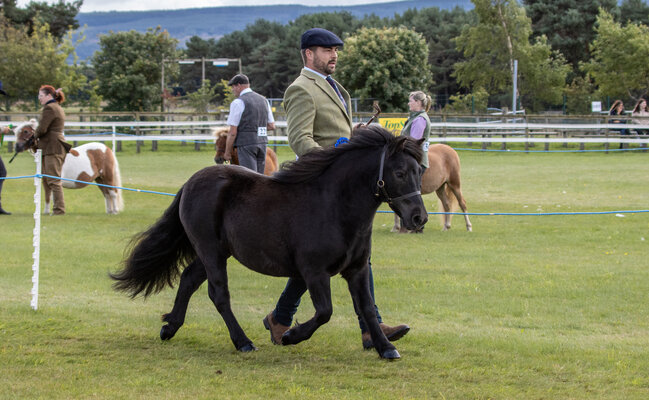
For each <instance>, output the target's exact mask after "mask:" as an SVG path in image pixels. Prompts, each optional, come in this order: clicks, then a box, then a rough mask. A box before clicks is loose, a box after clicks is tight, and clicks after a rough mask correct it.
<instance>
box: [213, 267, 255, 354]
mask: <svg viewBox="0 0 649 400" xmlns="http://www.w3.org/2000/svg"><path fill="white" fill-rule="evenodd" d="M227 259H228V257H227V256H226V257H222V256H218V257H216V259H215V261H214V262H211V263H210V262H207V261H208V259H206V258H202V260H203V261H204V264H205V265H206V266H207V267H206V268H205V271H206V273H207V280H208V293H209V296H210V299H211V300H212V302H213V303H214V305H215V306H216V309H217V311H218V312H219V314H221V317H222V318H223V321H224V322H225V325H226V326H227V327H228V331H229V332H230V339H231V340H232V343H233V344H234V347H235V348H236V349H237V350H239V351H241V352H249V351H255V350H257V348H256V347H255V345H254V344H253V343H252V340H250V339H249V338H248V337H247V336H246V334H245V332H244V331H243V329H242V328H241V325H239V322H238V321H237V318H236V317H235V316H234V313H233V312H232V307H231V305H230V291H229V289H228V274H227V270H226V265H227Z"/></svg>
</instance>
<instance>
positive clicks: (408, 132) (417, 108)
mask: <svg viewBox="0 0 649 400" xmlns="http://www.w3.org/2000/svg"><path fill="white" fill-rule="evenodd" d="M408 99H409V100H408V108H409V109H410V116H409V117H408V120H407V121H406V123H405V125H404V126H403V129H402V130H401V135H402V136H410V137H412V138H413V139H417V140H419V139H421V138H424V143H423V145H422V149H423V150H424V157H423V158H422V160H421V166H422V167H424V168H428V138H429V137H430V119H429V118H428V110H430V107H431V105H432V103H433V101H432V99H431V98H430V96H429V95H427V94H426V93H424V92H422V91H416V92H412V93H410V95H408Z"/></svg>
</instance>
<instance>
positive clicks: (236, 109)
mask: <svg viewBox="0 0 649 400" xmlns="http://www.w3.org/2000/svg"><path fill="white" fill-rule="evenodd" d="M248 92H252V89H250V88H247V89H243V90H242V91H241V93H239V97H241V95H243V94H246V93H248ZM266 104H268V107H267V108H268V123H269V124H270V123H273V122H275V118H273V112H272V111H271V110H270V103H268V100H266ZM245 109H246V105H245V103H244V102H243V100H241V99H240V98H236V99H234V101H233V102H232V103H230V114H229V115H228V121H227V124H228V125H230V126H239V122H241V115H242V114H243V110H245Z"/></svg>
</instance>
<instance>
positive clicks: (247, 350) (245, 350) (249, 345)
mask: <svg viewBox="0 0 649 400" xmlns="http://www.w3.org/2000/svg"><path fill="white" fill-rule="evenodd" d="M237 350H239V351H240V352H242V353H250V352H251V351H257V348H256V347H255V345H254V344H252V343H247V344H245V345H243V346H242V347H240V348H238V349H237Z"/></svg>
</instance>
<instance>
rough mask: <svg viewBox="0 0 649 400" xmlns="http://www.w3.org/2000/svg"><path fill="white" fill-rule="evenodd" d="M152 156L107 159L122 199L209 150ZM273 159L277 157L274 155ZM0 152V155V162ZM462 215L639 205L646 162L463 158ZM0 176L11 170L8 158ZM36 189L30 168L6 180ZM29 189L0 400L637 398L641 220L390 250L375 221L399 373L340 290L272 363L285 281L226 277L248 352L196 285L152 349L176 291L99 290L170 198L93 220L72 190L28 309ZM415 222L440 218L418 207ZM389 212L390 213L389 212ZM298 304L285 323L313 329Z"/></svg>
mask: <svg viewBox="0 0 649 400" xmlns="http://www.w3.org/2000/svg"><path fill="white" fill-rule="evenodd" d="M192 149H193V146H186V147H181V146H179V145H178V144H166V143H161V144H160V148H159V151H158V152H156V153H151V152H150V151H149V150H148V148H147V149H145V150H143V152H142V153H141V154H135V153H134V151H133V148H132V147H130V146H125V151H124V152H123V153H120V154H119V161H120V165H121V169H122V176H123V184H124V186H127V187H133V188H139V189H146V190H156V191H162V192H168V193H175V192H176V190H177V189H178V188H179V187H180V185H181V184H182V183H183V182H184V181H185V180H186V179H187V178H188V177H189V176H190V175H191V174H192V173H193V172H194V171H196V170H197V169H199V168H201V167H203V166H207V165H211V164H212V157H213V153H212V152H211V151H201V152H194V151H193V150H192ZM279 151H280V158H282V159H290V158H291V157H292V155H291V154H290V152H289V151H288V150H287V149H286V148H279ZM5 155H6V154H4V153H3V156H5ZM460 156H461V158H462V166H463V174H462V177H463V187H464V193H465V196H466V198H467V202H468V206H469V211H471V212H557V211H559V212H561V211H567V212H575V211H614V210H642V209H647V208H649V206H648V204H647V198H648V197H649V196H648V194H649V185H648V184H649V178H648V176H649V175H647V173H646V165H647V154H646V153H623V154H621V153H612V154H601V153H591V154H557V153H553V154H518V153H516V154H514V153H505V154H502V153H475V152H461V153H460ZM4 158H5V160H6V159H7V157H4ZM32 173H33V162H32V161H31V158H29V157H28V156H26V155H21V156H19V157H18V158H17V159H16V161H14V163H12V164H11V165H9V174H10V176H18V175H29V174H32ZM32 181H33V180H32V179H25V180H14V181H9V182H7V183H6V184H5V189H4V190H3V206H4V207H5V208H6V209H8V210H10V211H12V212H13V213H14V215H12V216H10V217H4V216H3V217H0V249H1V250H0V254H1V255H0V268H1V269H0V276H1V278H0V398H3V399H4V398H7V399H14V398H15V399H27V398H29V399H39V398H43V399H44V398H47V399H70V398H75V399H76V398H78V399H86V398H101V399H149V398H191V399H213V398H225V399H229V398H233V399H257V398H332V399H333V398H336V399H338V398H379V399H393V398H418V399H419V398H435V399H509V398H511V399H523V398H524V399H557V398H562V399H563V398H571V399H598V398H599V399H613V398H625V399H644V398H647V397H648V396H649V376H648V375H647V373H646V371H648V370H649V361H648V360H649V354H648V353H649V351H648V349H649V315H648V311H647V304H648V303H649V291H647V281H648V280H649V272H648V271H647V255H648V254H649V252H648V248H647V243H648V240H649V214H647V213H637V214H630V213H626V214H624V215H623V216H616V215H583V216H543V217H541V216H473V217H472V218H471V219H472V222H473V226H474V232H472V233H467V232H466V231H464V222H463V220H462V218H461V217H458V216H455V217H454V219H453V229H452V230H451V231H449V232H441V231H440V224H439V221H438V217H437V216H431V219H430V222H429V224H428V226H427V227H426V229H425V231H424V233H423V234H421V235H395V234H392V233H390V231H389V230H390V227H391V226H392V215H391V214H378V215H377V217H376V219H375V229H374V238H373V255H372V262H373V268H374V277H375V283H376V296H377V303H378V305H379V306H380V310H381V313H382V316H383V319H384V320H385V321H386V322H388V323H401V322H405V323H408V324H410V326H411V327H412V330H411V332H410V333H409V334H408V335H407V336H406V337H405V338H403V339H402V340H400V341H399V342H396V345H397V348H398V349H399V351H400V353H401V355H402V359H401V360H400V361H398V362H393V363H390V362H385V361H382V360H379V359H378V356H377V354H376V353H375V352H370V351H363V350H362V348H361V343H360V334H359V331H358V328H357V323H356V317H355V315H354V313H353V311H352V306H351V301H350V298H349V294H348V292H347V289H346V285H345V283H344V281H343V280H342V279H340V278H339V277H335V278H333V280H332V292H333V304H334V315H333V317H332V320H331V321H330V322H329V323H328V324H326V325H325V326H323V327H322V328H321V329H320V330H319V331H318V332H316V334H315V335H314V336H313V337H312V338H311V339H310V340H308V341H306V342H304V343H300V344H299V345H297V346H290V347H281V346H273V345H272V344H271V343H270V341H269V338H268V334H267V331H265V330H264V328H263V326H262V324H261V319H262V318H263V316H265V315H266V314H267V313H268V311H270V310H271V309H272V307H273V306H274V303H275V301H276V299H277V297H278V296H279V294H280V292H281V290H282V288H283V286H284V284H285V279H278V278H271V277H266V276H262V275H259V274H256V273H253V272H250V271H248V270H246V269H245V268H242V267H240V266H239V265H237V263H236V262H234V261H233V262H232V267H231V268H230V269H229V275H230V291H231V294H232V303H233V309H234V311H235V313H236V315H237V317H238V319H239V321H240V323H241V325H242V326H243V328H244V329H245V330H246V333H247V334H248V336H249V337H250V338H251V339H252V340H253V341H254V342H255V344H256V345H257V347H258V348H259V351H257V352H255V353H253V354H239V353H238V352H236V351H235V350H234V347H233V346H232V343H231V342H230V339H229V336H228V332H227V329H226V328H225V325H224V324H223V322H222V320H221V318H220V316H219V315H218V313H217V312H216V310H215V308H214V306H213V305H212V304H211V302H210V301H209V299H208V297H207V290H206V288H205V287H202V288H201V289H200V290H199V292H198V293H197V294H196V295H195V296H194V298H193V299H192V302H191V303H190V307H189V312H188V317H187V324H186V325H185V326H184V327H183V328H182V329H181V330H180V331H179V332H178V334H177V336H176V337H175V338H174V339H172V340H171V341H169V342H161V341H160V340H159V338H158V330H159V328H160V326H161V322H160V320H159V316H160V314H162V313H164V312H168V311H169V310H170V309H171V305H172V303H173V298H174V295H175V291H174V290H165V291H163V292H162V293H160V294H159V295H156V296H153V297H151V298H149V299H148V300H146V301H143V300H141V299H137V300H130V299H128V298H127V297H126V296H124V295H123V294H121V293H116V292H114V291H113V290H112V289H111V281H110V279H109V278H108V276H107V273H108V272H109V271H114V270H116V269H117V268H118V266H119V263H120V260H121V259H122V255H123V250H124V248H125V247H126V245H127V243H128V241H129V239H130V237H131V236H132V235H133V234H135V233H137V232H139V231H141V230H143V229H145V228H146V227H147V226H148V225H150V224H151V223H152V222H153V221H154V220H155V219H156V218H158V217H159V216H160V214H161V213H162V211H163V210H164V209H165V207H166V206H167V205H168V204H169V202H170V201H171V198H170V197H168V196H162V195H152V194H142V193H134V192H125V193H124V195H125V201H126V210H125V211H124V212H123V213H122V214H120V215H117V216H108V215H105V214H104V213H103V210H104V205H103V199H102V198H101V196H100V195H99V191H98V190H97V189H94V188H88V189H83V190H76V191H66V204H67V209H68V214H67V215H66V216H64V217H44V218H43V221H42V238H41V245H42V249H41V276H40V279H41V284H40V302H39V310H38V311H33V310H31V309H30V307H29V300H30V294H29V291H30V289H31V286H32V284H31V275H32V271H31V263H32V261H31V253H32V248H31V234H32V229H33V219H32V213H33V203H32V196H33V183H32ZM426 202H427V205H428V206H429V211H437V205H436V203H435V199H434V197H433V196H431V195H428V196H426ZM383 209H384V210H385V209H386V208H385V207H383ZM312 312H313V308H312V306H311V305H310V304H309V301H308V300H307V299H306V298H305V302H304V303H303V305H302V306H301V308H300V311H299V312H298V315H297V320H298V321H301V320H306V319H308V318H310V315H311V314H312Z"/></svg>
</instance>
